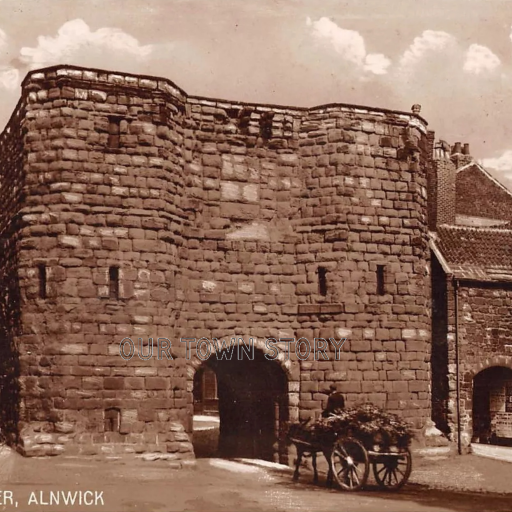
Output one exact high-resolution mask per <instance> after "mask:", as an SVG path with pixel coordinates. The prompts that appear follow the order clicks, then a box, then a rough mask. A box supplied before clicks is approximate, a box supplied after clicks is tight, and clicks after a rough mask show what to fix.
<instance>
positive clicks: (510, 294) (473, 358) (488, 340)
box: [433, 280, 512, 447]
mask: <svg viewBox="0 0 512 512" xmlns="http://www.w3.org/2000/svg"><path fill="white" fill-rule="evenodd" d="M453 286H454V285H453V282H452V281H451V280H449V281H448V282H447V314H448V324H447V332H446V333H445V335H444V340H445V343H447V345H445V349H443V348H442V347H440V344H441V338H442V336H441V335H439V334H438V335H436V339H434V340H433V353H437V354H440V353H441V352H440V351H441V350H443V353H444V354H445V356H446V366H447V367H448V369H449V373H448V383H447V385H448V393H445V394H444V400H445V404H446V409H445V412H446V416H445V418H444V420H442V421H441V423H442V424H445V423H444V422H446V423H447V430H448V432H449V433H450V435H451V437H452V439H453V440H455V439H456V436H457V409H456V404H457V402H456V389H457V383H456V345H455V341H456V336H455V332H456V327H455V309H454V308H455V298H454V289H453ZM458 296H459V304H458V308H459V362H460V363H459V375H460V415H461V438H462V444H463V446H464V447H467V446H468V445H469V444H470V442H471V438H472V435H473V424H472V414H473V389H474V386H473V379H474V378H475V376H476V375H478V374H479V373H480V372H481V371H483V370H485V369H487V368H492V367H505V368H512V287H510V286H509V285H507V284H506V283H501V284H493V283H476V282H470V281H468V282H461V285H460V287H459V291H458ZM434 315H435V316H434V322H436V321H440V320H442V319H441V317H439V312H437V313H436V312H435V311H434ZM446 340H447V341H446ZM434 347H435V349H434ZM441 398H442V397H440V396H439V395H438V396H436V395H435V396H434V403H435V402H436V401H438V400H439V399H441ZM439 417H441V416H439ZM438 426H442V425H439V424H438Z"/></svg>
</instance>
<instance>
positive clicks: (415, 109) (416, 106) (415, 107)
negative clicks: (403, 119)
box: [411, 103, 421, 114]
mask: <svg viewBox="0 0 512 512" xmlns="http://www.w3.org/2000/svg"><path fill="white" fill-rule="evenodd" d="M411 110H412V113H413V114H419V113H420V112H421V105H419V104H418V103H415V104H414V105H413V106H412V108H411Z"/></svg>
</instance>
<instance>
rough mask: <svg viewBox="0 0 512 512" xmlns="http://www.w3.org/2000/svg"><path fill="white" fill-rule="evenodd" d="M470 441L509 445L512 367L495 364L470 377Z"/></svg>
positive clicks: (511, 430) (511, 424) (511, 442)
mask: <svg viewBox="0 0 512 512" xmlns="http://www.w3.org/2000/svg"><path fill="white" fill-rule="evenodd" d="M473 442H480V443H491V444H503V445H512V370H511V369H509V368H505V367H501V366H494V367H492V368H487V369H486V370H483V371H481V372H480V373H479V374H478V375H476V376H475V378H474V379H473Z"/></svg>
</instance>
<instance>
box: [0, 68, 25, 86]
mask: <svg viewBox="0 0 512 512" xmlns="http://www.w3.org/2000/svg"><path fill="white" fill-rule="evenodd" d="M19 85H20V72H19V71H18V70H17V69H16V68H11V67H4V68H1V67H0V88H4V89H9V90H15V89H17V88H18V87H19Z"/></svg>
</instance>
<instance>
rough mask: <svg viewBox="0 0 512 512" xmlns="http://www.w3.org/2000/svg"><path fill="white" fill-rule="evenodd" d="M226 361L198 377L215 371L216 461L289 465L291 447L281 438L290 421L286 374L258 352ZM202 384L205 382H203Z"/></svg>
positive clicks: (211, 364) (216, 361)
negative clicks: (249, 459)
mask: <svg viewBox="0 0 512 512" xmlns="http://www.w3.org/2000/svg"><path fill="white" fill-rule="evenodd" d="M222 355H223V354H222V352H221V353H219V354H218V357H217V355H215V354H214V355H213V356H212V357H210V358H209V359H208V361H205V362H204V363H203V365H201V367H199V369H198V372H200V375H203V376H204V375H207V374H208V372H209V371H213V372H214V373H215V377H216V388H217V389H216V391H217V398H218V416H219V420H220V429H219V437H218V446H217V450H216V453H215V454H216V456H219V457H225V458H239V457H244V458H258V459H264V460H269V461H279V462H282V463H287V447H286V445H285V443H284V440H283V439H282V436H281V433H282V431H283V428H284V424H285V422H287V421H288V405H289V404H288V379H287V376H286V374H285V372H284V371H283V369H282V368H281V366H280V364H279V363H278V362H275V361H270V360H268V359H266V358H265V355H264V353H263V352H262V351H260V350H258V349H255V350H254V354H253V356H252V359H251V358H249V356H248V354H243V357H240V358H237V357H233V358H232V359H227V358H225V357H224V358H223V357H222ZM205 372H206V373H205ZM196 375H197V372H196ZM201 379H203V382H204V377H201ZM197 382H198V380H196V383H197ZM210 382H211V381H210ZM197 385H198V384H196V386H197ZM196 396H197V394H196ZM196 408H197V406H196ZM194 437H196V436H195V435H194ZM196 451H197V449H196Z"/></svg>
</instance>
